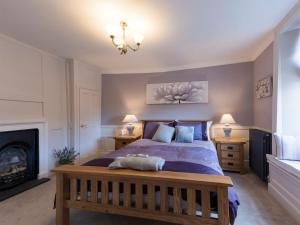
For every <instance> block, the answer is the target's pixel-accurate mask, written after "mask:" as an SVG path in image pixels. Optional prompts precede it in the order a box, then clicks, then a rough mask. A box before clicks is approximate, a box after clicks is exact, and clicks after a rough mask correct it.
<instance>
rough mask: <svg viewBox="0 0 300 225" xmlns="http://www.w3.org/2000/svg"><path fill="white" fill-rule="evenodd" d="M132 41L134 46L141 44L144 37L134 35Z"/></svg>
mask: <svg viewBox="0 0 300 225" xmlns="http://www.w3.org/2000/svg"><path fill="white" fill-rule="evenodd" d="M133 39H134V42H135V43H136V44H141V43H142V41H143V40H144V36H143V35H142V34H134V35H133Z"/></svg>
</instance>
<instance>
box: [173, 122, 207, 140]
mask: <svg viewBox="0 0 300 225" xmlns="http://www.w3.org/2000/svg"><path fill="white" fill-rule="evenodd" d="M176 126H187V127H188V126H190V127H194V140H200V141H207V140H208V137H207V122H206V121H200V122H192V121H191V122H180V121H179V122H176Z"/></svg>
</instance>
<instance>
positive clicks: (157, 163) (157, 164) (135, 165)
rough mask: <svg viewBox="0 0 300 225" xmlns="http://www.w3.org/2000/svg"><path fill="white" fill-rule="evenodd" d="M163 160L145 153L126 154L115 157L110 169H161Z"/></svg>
mask: <svg viewBox="0 0 300 225" xmlns="http://www.w3.org/2000/svg"><path fill="white" fill-rule="evenodd" d="M164 165H165V160H164V159H163V158H161V157H156V156H149V155H145V154H128V155H127V156H125V157H117V158H116V159H115V160H114V161H113V162H112V163H111V164H109V166H108V167H109V168H110V169H122V168H123V169H124V168H128V169H134V170H151V171H159V170H162V168H163V166H164Z"/></svg>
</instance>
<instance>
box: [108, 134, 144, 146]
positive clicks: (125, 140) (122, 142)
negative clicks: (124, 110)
mask: <svg viewBox="0 0 300 225" xmlns="http://www.w3.org/2000/svg"><path fill="white" fill-rule="evenodd" d="M140 138H141V135H132V136H128V135H126V136H125V135H122V136H115V137H114V139H115V150H119V149H121V148H123V147H124V146H126V145H128V144H130V143H132V142H134V141H136V140H138V139H140Z"/></svg>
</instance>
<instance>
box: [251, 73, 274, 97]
mask: <svg viewBox="0 0 300 225" xmlns="http://www.w3.org/2000/svg"><path fill="white" fill-rule="evenodd" d="M272 92H273V81H272V76H268V77H265V78H263V79H261V80H259V81H257V83H256V88H255V94H256V98H257V99H260V98H266V97H269V96H272Z"/></svg>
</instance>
